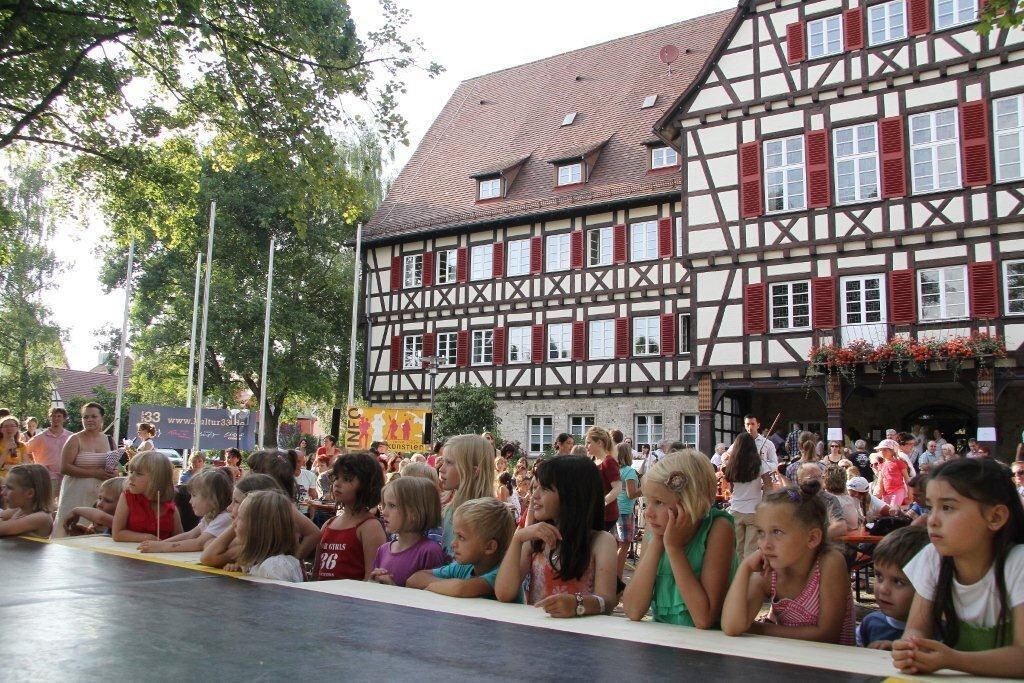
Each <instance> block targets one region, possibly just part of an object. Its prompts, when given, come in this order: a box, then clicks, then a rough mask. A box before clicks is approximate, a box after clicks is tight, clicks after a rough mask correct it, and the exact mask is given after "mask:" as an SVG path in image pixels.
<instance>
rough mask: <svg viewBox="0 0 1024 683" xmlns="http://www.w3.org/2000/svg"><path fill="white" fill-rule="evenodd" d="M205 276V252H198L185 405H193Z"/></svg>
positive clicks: (193, 291) (188, 406) (187, 406)
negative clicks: (201, 301)
mask: <svg viewBox="0 0 1024 683" xmlns="http://www.w3.org/2000/svg"><path fill="white" fill-rule="evenodd" d="M202 277H203V252H201V251H197V252H196V284H195V287H194V288H193V290H192V336H191V341H189V343H188V388H187V389H185V407H186V408H191V407H192V368H193V367H194V366H195V364H196V322H197V321H198V320H199V285H200V283H201V282H202Z"/></svg>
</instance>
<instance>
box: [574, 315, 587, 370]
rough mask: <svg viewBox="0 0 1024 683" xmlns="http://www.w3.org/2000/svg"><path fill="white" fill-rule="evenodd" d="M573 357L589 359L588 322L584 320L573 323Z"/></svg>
mask: <svg viewBox="0 0 1024 683" xmlns="http://www.w3.org/2000/svg"><path fill="white" fill-rule="evenodd" d="M572 359H573V360H586V359H587V323H585V322H583V321H582V320H577V321H576V322H574V323H573V324H572Z"/></svg>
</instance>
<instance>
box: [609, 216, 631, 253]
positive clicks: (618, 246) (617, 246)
mask: <svg viewBox="0 0 1024 683" xmlns="http://www.w3.org/2000/svg"><path fill="white" fill-rule="evenodd" d="M612 237H613V238H614V239H613V240H612V242H613V244H612V261H614V262H615V263H625V262H626V261H627V260H628V259H629V257H628V256H627V255H626V226H625V224H623V225H616V226H615V227H614V228H613V229H612Z"/></svg>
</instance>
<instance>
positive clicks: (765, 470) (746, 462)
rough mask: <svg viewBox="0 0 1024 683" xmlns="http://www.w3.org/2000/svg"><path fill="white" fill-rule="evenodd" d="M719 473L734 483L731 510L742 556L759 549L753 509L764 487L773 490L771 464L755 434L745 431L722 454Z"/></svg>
mask: <svg viewBox="0 0 1024 683" xmlns="http://www.w3.org/2000/svg"><path fill="white" fill-rule="evenodd" d="M720 476H722V477H724V478H725V480H726V481H728V482H729V483H730V484H732V498H731V499H730V504H729V513H730V514H731V515H732V516H733V519H734V520H736V554H737V555H739V556H740V558H741V559H742V558H744V557H746V556H747V555H749V554H751V553H752V552H754V550H756V549H757V531H756V529H755V527H754V512H755V511H756V510H757V505H758V503H760V502H761V496H762V495H763V493H764V491H771V490H772V466H771V464H769V463H768V462H766V461H765V460H762V459H761V456H760V455H759V454H758V452H757V443H756V442H755V441H754V437H752V436H751V435H750V434H747V433H746V432H743V433H742V434H740V435H739V436H737V437H736V440H735V441H734V442H733V444H732V447H731V448H730V449H729V450H728V451H727V452H726V453H725V455H723V456H722V471H721V473H720Z"/></svg>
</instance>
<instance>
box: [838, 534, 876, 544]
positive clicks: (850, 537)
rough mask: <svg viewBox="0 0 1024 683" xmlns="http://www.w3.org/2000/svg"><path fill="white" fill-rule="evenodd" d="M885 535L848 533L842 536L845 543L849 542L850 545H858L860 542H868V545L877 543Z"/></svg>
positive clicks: (841, 538)
mask: <svg viewBox="0 0 1024 683" xmlns="http://www.w3.org/2000/svg"><path fill="white" fill-rule="evenodd" d="M883 538H885V536H873V535H872V534H846V535H845V536H842V537H840V539H839V540H841V541H842V542H843V543H849V544H850V545H858V544H860V543H867V544H868V545H876V544H877V543H878V542H879V541H881V540H882V539H883Z"/></svg>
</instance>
